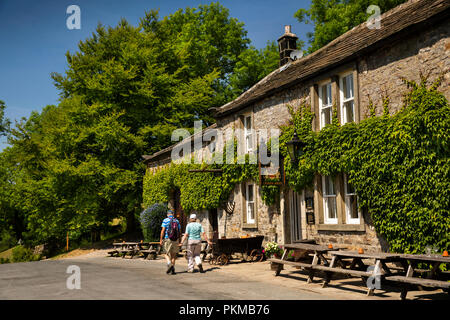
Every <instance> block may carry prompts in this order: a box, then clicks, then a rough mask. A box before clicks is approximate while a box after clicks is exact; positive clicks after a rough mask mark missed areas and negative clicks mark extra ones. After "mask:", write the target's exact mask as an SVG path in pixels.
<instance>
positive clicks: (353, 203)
mask: <svg viewBox="0 0 450 320" xmlns="http://www.w3.org/2000/svg"><path fill="white" fill-rule="evenodd" d="M347 209H348V210H349V216H350V218H351V219H358V218H359V216H358V204H357V199H356V196H354V195H353V196H347Z"/></svg>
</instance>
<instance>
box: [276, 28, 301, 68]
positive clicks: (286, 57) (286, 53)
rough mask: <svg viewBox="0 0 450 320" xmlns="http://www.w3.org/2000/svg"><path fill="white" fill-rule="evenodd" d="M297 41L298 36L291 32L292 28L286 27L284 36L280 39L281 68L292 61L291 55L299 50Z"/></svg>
mask: <svg viewBox="0 0 450 320" xmlns="http://www.w3.org/2000/svg"><path fill="white" fill-rule="evenodd" d="M297 39H298V38H297V36H296V35H295V34H293V33H292V32H291V26H290V25H285V26H284V34H283V35H282V36H281V37H280V38H279V39H278V50H279V53H280V62H279V66H280V67H281V66H283V65H285V64H286V63H288V62H289V61H291V58H290V54H291V52H292V51H294V50H296V49H297Z"/></svg>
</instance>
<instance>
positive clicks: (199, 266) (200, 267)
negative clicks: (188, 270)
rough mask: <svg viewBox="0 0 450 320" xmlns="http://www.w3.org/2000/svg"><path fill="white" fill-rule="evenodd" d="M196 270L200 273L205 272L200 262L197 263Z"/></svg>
mask: <svg viewBox="0 0 450 320" xmlns="http://www.w3.org/2000/svg"><path fill="white" fill-rule="evenodd" d="M198 270H200V273H205V271H203V266H202V264H201V263H200V264H199V265H198Z"/></svg>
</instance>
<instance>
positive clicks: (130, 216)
mask: <svg viewBox="0 0 450 320" xmlns="http://www.w3.org/2000/svg"><path fill="white" fill-rule="evenodd" d="M126 219H127V233H131V232H134V231H136V219H135V218H134V212H128V213H127V215H126Z"/></svg>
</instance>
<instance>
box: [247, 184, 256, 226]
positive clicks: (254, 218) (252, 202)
mask: <svg viewBox="0 0 450 320" xmlns="http://www.w3.org/2000/svg"><path fill="white" fill-rule="evenodd" d="M250 186H251V187H252V189H253V193H252V194H253V200H251V201H250V200H249V192H248V191H249V189H250V188H249V187H250ZM255 189H256V188H255V184H254V183H246V184H245V214H246V215H247V224H255V223H256V207H255V206H256V205H255V203H256V202H255V197H256V194H255V191H256V190H255ZM249 205H253V219H252V217H251V215H250V210H249Z"/></svg>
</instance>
